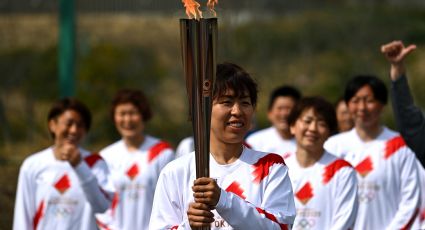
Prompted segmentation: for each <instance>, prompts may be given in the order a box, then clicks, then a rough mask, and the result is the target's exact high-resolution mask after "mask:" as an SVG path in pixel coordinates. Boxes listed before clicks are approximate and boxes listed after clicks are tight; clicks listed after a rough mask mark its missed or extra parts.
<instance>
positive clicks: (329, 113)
mask: <svg viewBox="0 0 425 230" xmlns="http://www.w3.org/2000/svg"><path fill="white" fill-rule="evenodd" d="M308 109H313V111H314V113H315V114H316V115H317V116H320V117H321V118H323V120H324V121H325V122H326V125H327V126H328V129H329V132H330V135H333V134H335V133H336V132H337V131H338V123H337V120H336V113H335V109H334V106H333V105H332V104H331V103H330V102H328V101H327V100H326V99H324V98H323V97H319V96H314V97H304V98H302V99H300V100H299V101H298V103H297V104H296V105H295V107H294V109H292V111H291V113H290V114H289V117H288V123H289V125H290V126H293V125H295V122H296V121H297V120H298V118H299V117H300V116H301V115H302V113H303V112H304V111H306V110H308Z"/></svg>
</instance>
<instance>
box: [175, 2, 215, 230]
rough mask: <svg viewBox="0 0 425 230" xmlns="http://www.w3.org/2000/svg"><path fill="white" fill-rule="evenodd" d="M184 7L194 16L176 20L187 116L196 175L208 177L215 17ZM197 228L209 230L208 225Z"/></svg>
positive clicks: (196, 5) (197, 176)
mask: <svg viewBox="0 0 425 230" xmlns="http://www.w3.org/2000/svg"><path fill="white" fill-rule="evenodd" d="M184 2H185V1H184ZM189 4H192V6H195V7H196V8H195V10H193V9H192V10H190V9H189V10H188V5H189ZM185 6H186V12H189V13H190V12H193V14H192V15H194V18H189V19H180V36H181V48H182V59H183V68H184V75H185V79H186V89H187V93H188V98H189V116H190V119H191V121H192V127H193V135H194V141H195V159H196V178H199V177H209V153H210V128H211V108H212V90H213V85H214V78H215V73H216V44H217V18H208V19H204V18H202V13H201V12H200V11H199V10H198V7H199V4H197V3H196V2H194V1H186V2H185ZM209 6H210V5H209ZM189 13H188V15H189ZM189 16H190V15H189ZM201 229H209V227H206V228H201Z"/></svg>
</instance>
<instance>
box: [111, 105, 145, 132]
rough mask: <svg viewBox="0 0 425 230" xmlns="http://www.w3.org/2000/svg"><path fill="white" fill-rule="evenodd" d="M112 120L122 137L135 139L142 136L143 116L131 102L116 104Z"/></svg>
mask: <svg viewBox="0 0 425 230" xmlns="http://www.w3.org/2000/svg"><path fill="white" fill-rule="evenodd" d="M114 122H115V127H116V129H117V130H118V132H119V133H120V135H121V136H122V138H123V139H128V140H135V139H140V137H142V136H143V130H144V127H145V125H144V122H143V117H142V114H141V113H140V111H139V110H138V109H137V107H136V106H135V105H133V104H132V103H123V104H118V105H117V106H116V107H115V110H114Z"/></svg>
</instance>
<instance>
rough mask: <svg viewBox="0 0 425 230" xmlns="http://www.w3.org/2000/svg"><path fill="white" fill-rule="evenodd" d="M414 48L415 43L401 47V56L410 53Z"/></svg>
mask: <svg viewBox="0 0 425 230" xmlns="http://www.w3.org/2000/svg"><path fill="white" fill-rule="evenodd" d="M415 49H416V45H409V46H408V47H406V48H404V49H403V52H402V56H403V57H404V56H406V55H408V54H410V53H411V52H412V51H414V50H415Z"/></svg>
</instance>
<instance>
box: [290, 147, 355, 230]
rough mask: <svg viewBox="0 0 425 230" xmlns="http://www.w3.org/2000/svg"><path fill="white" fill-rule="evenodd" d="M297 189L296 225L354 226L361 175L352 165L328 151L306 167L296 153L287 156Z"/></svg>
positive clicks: (301, 228) (299, 229) (329, 228)
mask: <svg viewBox="0 0 425 230" xmlns="http://www.w3.org/2000/svg"><path fill="white" fill-rule="evenodd" d="M285 162H286V164H287V165H288V168H289V178H291V182H292V188H293V189H294V196H295V206H296V208H297V216H296V217H295V221H294V225H293V228H292V229H296V230H304V229H309V230H314V229H317V230H321V229H327V230H332V229H335V230H336V229H345V230H347V229H351V228H352V227H353V225H354V221H355V219H356V214H357V208H358V200H357V179H356V172H355V171H354V169H353V168H352V166H351V165H350V164H349V163H348V162H346V161H344V160H342V159H340V158H337V157H335V156H334V155H331V154H329V153H327V152H325V153H324V154H323V156H322V157H321V158H320V160H319V161H317V162H316V163H315V164H314V165H312V166H310V167H308V168H303V167H301V166H300V165H299V163H298V161H297V159H296V155H295V154H292V155H291V156H290V157H288V158H287V159H286V160H285Z"/></svg>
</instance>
